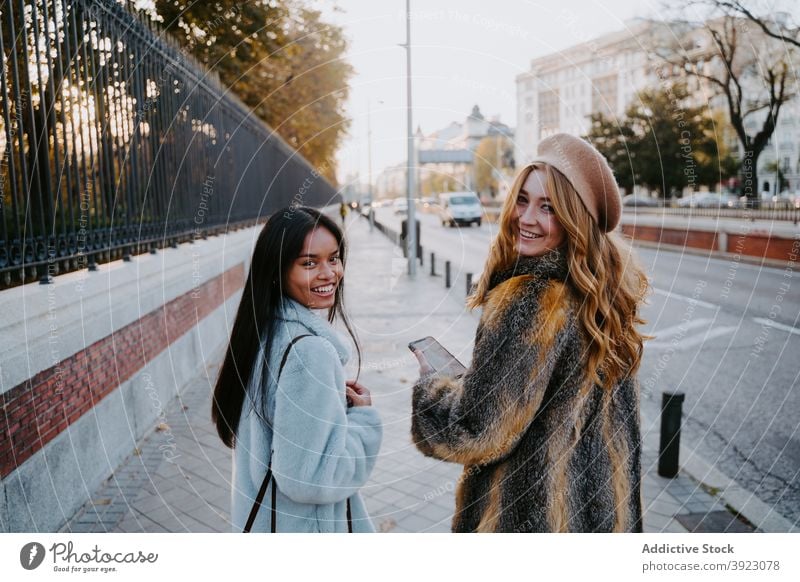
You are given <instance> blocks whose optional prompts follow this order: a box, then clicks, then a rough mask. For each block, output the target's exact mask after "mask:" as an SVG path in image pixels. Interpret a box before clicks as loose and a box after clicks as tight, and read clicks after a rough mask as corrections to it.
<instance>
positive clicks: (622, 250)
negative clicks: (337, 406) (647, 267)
mask: <svg viewBox="0 0 800 582" xmlns="http://www.w3.org/2000/svg"><path fill="white" fill-rule="evenodd" d="M619 217H620V195H619V191H618V189H617V186H616V183H615V181H614V177H613V174H612V172H611V169H610V168H609V166H608V163H607V162H606V160H605V158H603V156H602V155H601V154H600V153H599V152H598V151H597V150H596V149H594V148H593V147H592V146H591V145H589V144H588V143H587V142H585V141H583V140H581V139H578V138H576V137H572V136H569V135H565V134H558V135H554V136H551V137H549V138H547V139H545V140H543V141H542V142H541V143H540V145H539V149H538V156H537V158H536V160H535V161H534V162H533V163H531V164H530V165H528V166H526V167H525V168H524V169H523V170H522V171H521V172H520V174H519V176H518V177H517V179H516V181H515V183H514V185H513V188H512V191H511V192H510V194H509V196H508V198H507V199H506V202H505V205H504V207H503V209H502V212H501V215H500V228H499V233H498V235H497V238H496V239H495V241H494V243H493V246H492V250H491V253H490V256H489V259H488V261H487V264H486V267H485V269H484V272H483V275H482V277H481V279H480V281H479V282H478V285H477V288H476V290H475V292H474V293H473V295H472V296H471V297H470V298H469V306H470V307H471V308H476V307H481V308H482V309H483V312H482V315H481V320H480V324H479V326H478V330H477V333H476V337H475V348H474V353H473V357H472V366H471V367H470V368H469V370H468V371H467V372H466V374H464V375H463V376H462V377H461V378H458V379H456V378H452V377H446V376H441V375H438V374H435V373H433V372H431V369H430V367H429V366H428V365H427V362H425V360H424V356H421V355H418V357H419V358H420V365H421V377H420V379H419V381H418V382H417V384H416V385H415V386H414V393H413V420H412V435H413V438H414V441H415V443H416V445H417V447H418V448H419V449H420V450H421V451H422V452H423V453H424V454H426V455H429V456H433V457H436V458H439V459H443V460H446V461H452V462H456V463H460V464H462V465H464V473H463V475H462V478H461V479H460V481H459V488H458V491H457V494H456V512H455V516H454V518H453V524H452V528H453V531H456V532H634V531H641V529H642V509H641V493H640V489H641V486H640V476H641V473H640V448H641V444H640V430H639V398H638V385H637V381H636V377H635V374H636V371H637V369H638V367H639V363H640V360H641V355H642V346H643V339H645V338H644V337H643V336H642V335H641V334H640V333H639V332H638V331H637V329H636V325H638V324H641V323H643V321H642V319H641V318H640V316H639V310H640V307H641V304H642V302H643V299H644V296H645V293H646V291H647V287H648V285H647V279H646V277H645V274H644V273H643V271H642V270H641V269H640V268H639V267H638V266H637V265H636V263H635V262H634V261H633V258H632V256H631V251H630V249H629V248H628V247H627V246H626V245H625V244H623V242H622V241H621V239H620V238H619V237H618V236H617V235H616V234H614V233H612V231H613V229H614V228H615V227H616V225H617V223H618V222H619Z"/></svg>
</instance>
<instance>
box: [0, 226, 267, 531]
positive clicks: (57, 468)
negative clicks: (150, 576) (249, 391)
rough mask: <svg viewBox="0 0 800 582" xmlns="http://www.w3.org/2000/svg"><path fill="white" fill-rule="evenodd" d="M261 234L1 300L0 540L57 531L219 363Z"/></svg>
mask: <svg viewBox="0 0 800 582" xmlns="http://www.w3.org/2000/svg"><path fill="white" fill-rule="evenodd" d="M259 231H260V227H257V228H251V229H247V230H242V231H239V232H235V233H231V234H229V235H227V236H225V237H218V238H211V239H208V240H198V241H196V242H195V243H194V244H186V245H182V246H181V247H179V248H177V249H165V250H163V251H160V252H159V253H158V254H156V255H142V256H138V257H135V258H134V259H133V261H131V262H122V261H118V262H115V263H112V264H109V265H104V266H101V267H100V271H99V272H95V273H87V272H85V271H84V272H80V273H71V274H66V275H63V276H59V277H56V282H55V283H54V284H53V285H38V284H32V285H25V286H23V287H17V288H15V289H11V290H8V291H4V292H3V293H2V294H0V362H2V367H1V368H0V398H2V404H3V409H4V413H5V414H4V417H2V416H0V421H3V425H2V433H1V434H0V445H2V446H0V460H2V463H0V467H2V469H3V471H2V474H0V477H2V482H1V484H0V486H1V487H2V489H0V531H14V532H19V531H30V532H33V531H57V530H58V529H59V527H60V526H61V525H63V524H64V523H65V522H66V521H67V520H68V519H69V518H70V517H71V516H72V515H73V514H74V512H75V511H76V510H77V509H79V508H80V507H81V506H82V505H83V504H84V503H85V502H86V501H87V500H88V499H89V498H90V496H91V494H92V492H94V491H95V490H96V489H97V488H98V486H99V485H100V484H101V483H102V482H103V481H104V480H105V479H107V478H108V477H109V476H110V475H111V474H112V472H113V471H114V469H115V468H116V467H117V466H118V464H119V463H120V462H121V461H122V460H123V459H124V458H125V457H127V456H128V455H130V454H131V453H132V452H134V449H135V446H136V443H137V442H138V441H139V440H140V439H141V438H142V437H143V436H144V435H145V434H147V433H148V432H149V431H151V430H152V429H153V427H154V426H155V424H156V423H157V421H158V419H159V417H160V415H161V413H162V410H163V407H164V406H166V405H167V404H168V403H169V402H170V401H171V400H172V399H173V398H174V397H175V396H176V395H178V394H180V392H181V390H182V389H183V387H184V386H185V384H186V383H187V381H188V380H189V379H191V378H196V377H197V376H198V374H199V373H201V371H202V369H203V367H204V362H205V361H206V360H207V359H208V358H209V357H211V356H213V357H218V355H219V352H220V350H222V349H224V346H225V344H226V342H227V340H228V335H229V330H230V326H231V325H232V321H233V317H234V315H235V311H236V308H237V306H238V301H239V296H240V290H241V287H242V285H243V282H244V278H245V276H246V273H247V269H248V268H249V260H250V254H251V251H252V247H253V245H254V244H255V240H256V237H257V235H258V232H259ZM213 380H214V379H213V378H211V379H210V382H213ZM209 422H210V420H209ZM165 454H168V448H165Z"/></svg>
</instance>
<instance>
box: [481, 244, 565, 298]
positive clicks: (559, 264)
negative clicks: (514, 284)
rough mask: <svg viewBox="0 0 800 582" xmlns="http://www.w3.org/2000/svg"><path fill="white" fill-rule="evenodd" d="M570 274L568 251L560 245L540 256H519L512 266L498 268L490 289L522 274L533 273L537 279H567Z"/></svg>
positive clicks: (493, 275) (492, 278)
mask: <svg viewBox="0 0 800 582" xmlns="http://www.w3.org/2000/svg"><path fill="white" fill-rule="evenodd" d="M568 274H569V268H568V266H567V253H566V250H565V249H564V248H563V247H560V248H557V249H554V250H552V251H548V252H547V253H545V254H543V255H540V256H538V257H522V256H517V260H516V261H515V262H514V263H513V264H512V265H511V266H509V267H506V268H503V269H498V270H497V271H495V272H494V273H493V274H492V277H491V279H490V283H489V289H493V288H495V287H496V286H497V285H499V284H500V283H502V282H503V281H506V280H508V279H510V278H512V277H519V276H520V275H533V276H534V277H535V278H537V279H558V280H560V281H565V280H566V279H567V275H568Z"/></svg>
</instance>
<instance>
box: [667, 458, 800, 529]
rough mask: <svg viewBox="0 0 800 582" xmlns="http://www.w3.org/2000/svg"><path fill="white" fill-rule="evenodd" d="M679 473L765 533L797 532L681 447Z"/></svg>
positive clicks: (739, 487) (769, 507) (754, 497)
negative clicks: (709, 491)
mask: <svg viewBox="0 0 800 582" xmlns="http://www.w3.org/2000/svg"><path fill="white" fill-rule="evenodd" d="M680 454H681V458H683V459H685V460H684V461H683V463H681V471H683V472H684V473H686V474H687V475H689V476H690V477H691V478H692V479H694V480H695V481H697V482H699V483H701V484H702V485H704V486H705V487H706V488H708V489H711V490H712V491H713V490H716V491H717V492H716V493H712V494H713V495H714V496H715V497H718V498H719V499H720V500H721V501H722V502H723V503H724V504H725V505H727V506H728V507H729V508H731V509H732V510H733V511H735V512H737V513H738V514H740V515H741V516H742V517H744V518H745V519H747V521H749V522H750V523H752V524H753V525H754V526H755V527H756V528H758V530H759V531H761V532H765V533H787V532H798V531H800V526H798V525H795V524H793V523H792V522H790V521H789V520H788V519H786V518H785V517H783V516H782V515H780V514H779V513H778V512H777V511H776V510H775V508H774V507H771V506H769V505H767V504H766V503H764V502H763V501H761V500H760V499H759V498H758V497H756V494H755V493H753V492H752V491H748V490H747V489H745V488H744V487H742V486H740V485H739V484H737V483H736V482H735V481H734V480H733V479H731V478H730V477H728V476H726V475H724V474H723V473H722V472H720V471H719V470H718V469H715V468H714V467H712V466H711V465H709V464H708V463H707V462H706V461H705V460H703V459H701V458H700V457H699V456H698V455H697V454H696V453H695V452H694V451H693V450H691V449H689V448H688V447H686V446H684V445H681V450H680Z"/></svg>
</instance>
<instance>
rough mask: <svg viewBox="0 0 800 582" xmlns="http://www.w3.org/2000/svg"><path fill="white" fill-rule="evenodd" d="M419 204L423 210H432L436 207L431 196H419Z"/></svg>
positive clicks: (434, 199)
mask: <svg viewBox="0 0 800 582" xmlns="http://www.w3.org/2000/svg"><path fill="white" fill-rule="evenodd" d="M419 205H420V207H421V210H422V211H423V212H433V211H434V209H435V208H436V198H434V197H432V196H426V197H424V198H420V201H419Z"/></svg>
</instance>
